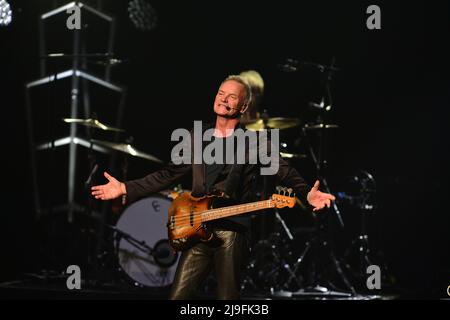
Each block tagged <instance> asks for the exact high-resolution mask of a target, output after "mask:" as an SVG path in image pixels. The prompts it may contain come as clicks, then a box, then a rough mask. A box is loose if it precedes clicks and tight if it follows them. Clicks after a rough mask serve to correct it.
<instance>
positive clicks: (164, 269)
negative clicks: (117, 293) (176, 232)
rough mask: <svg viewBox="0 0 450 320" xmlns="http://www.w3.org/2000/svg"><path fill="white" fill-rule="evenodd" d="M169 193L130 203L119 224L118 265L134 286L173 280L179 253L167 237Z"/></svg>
mask: <svg viewBox="0 0 450 320" xmlns="http://www.w3.org/2000/svg"><path fill="white" fill-rule="evenodd" d="M171 204H172V199H171V198H170V197H164V196H162V195H155V196H151V197H148V198H144V199H141V200H139V201H136V202H134V203H132V204H131V205H130V206H128V207H127V208H126V209H125V210H124V211H123V213H122V215H121V216H120V218H119V220H118V221H117V224H116V235H117V236H116V241H115V249H116V254H117V257H118V262H119V265H120V267H121V269H122V271H123V272H124V273H126V275H127V277H128V278H130V279H131V280H132V282H133V284H134V285H135V286H138V287H149V288H161V287H166V286H169V285H171V284H172V282H173V279H174V276H175V271H176V268H177V265H178V254H177V253H175V252H173V250H172V249H171V247H170V245H169V241H168V239H167V227H166V225H167V217H168V210H169V207H170V205H171Z"/></svg>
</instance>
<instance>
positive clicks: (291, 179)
mask: <svg viewBox="0 0 450 320" xmlns="http://www.w3.org/2000/svg"><path fill="white" fill-rule="evenodd" d="M211 127H212V125H208V126H206V127H204V128H203V129H204V130H206V129H208V128H211ZM192 141H193V140H192ZM246 153H248V149H247V148H246ZM192 154H193V152H192ZM233 166H235V165H227V164H225V165H224V167H223V169H222V171H221V173H220V174H219V176H218V178H217V179H216V183H215V184H214V185H213V188H214V189H217V190H222V191H225V189H226V187H227V177H228V175H229V173H230V170H233ZM205 167H206V165H205V164H204V163H202V164H181V165H175V164H173V163H172V162H170V163H169V164H168V165H167V166H166V167H164V168H163V169H161V170H158V171H156V172H154V173H151V174H149V175H147V176H146V177H144V178H141V179H137V180H132V181H127V182H125V186H126V190H127V203H131V202H134V201H136V200H138V199H140V198H143V197H146V196H150V195H151V194H154V193H157V192H160V191H162V190H164V189H167V188H169V187H171V186H173V185H175V184H176V183H177V181H178V180H179V179H181V178H182V177H184V176H185V175H187V174H192V194H193V195H195V196H201V195H204V194H205V192H206V190H205V189H206V187H205V186H206V183H205ZM234 168H235V167H234ZM260 168H261V166H260V165H259V164H245V165H242V167H241V168H239V170H238V173H239V174H238V181H237V183H235V184H234V185H233V186H234V188H233V189H234V190H233V196H234V202H237V203H245V202H251V201H255V200H260V199H256V198H255V190H258V189H261V188H259V187H260V185H261V182H262V181H263V179H261V176H260ZM235 169H236V168H235ZM267 178H268V179H267V180H266V181H267V186H269V187H268V190H267V196H270V195H271V194H272V193H273V192H272V191H275V190H271V189H274V186H275V185H281V186H284V187H290V188H292V189H294V192H295V193H296V196H297V197H299V199H300V200H301V201H302V202H304V203H307V202H306V196H307V194H308V192H309V190H310V187H309V186H308V184H307V183H306V182H305V180H304V179H303V178H302V177H301V176H300V174H299V173H298V172H297V170H295V169H294V168H292V167H290V166H289V164H288V163H287V162H286V161H285V160H283V159H282V158H281V157H280V159H279V170H278V172H277V174H276V175H274V176H267ZM232 219H234V218H232ZM236 221H238V222H242V221H243V220H241V221H239V218H237V220H236ZM244 224H246V223H244Z"/></svg>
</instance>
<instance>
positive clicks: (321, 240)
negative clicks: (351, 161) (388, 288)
mask: <svg viewBox="0 0 450 320" xmlns="http://www.w3.org/2000/svg"><path fill="white" fill-rule="evenodd" d="M334 70H335V68H334V57H333V59H332V62H331V66H330V67H322V68H321V69H320V71H321V72H324V71H327V74H326V78H325V92H324V96H323V97H322V99H321V104H320V105H319V106H320V108H321V112H322V113H323V112H327V111H329V110H331V108H332V105H331V104H332V97H331V90H330V82H331V78H332V72H333V71H334ZM326 100H328V103H329V104H328V106H326V107H325V101H326ZM317 121H318V122H319V123H320V122H322V117H321V114H319V116H318V117H317ZM325 128H326V127H325V126H323V127H322V128H320V129H319V130H318V149H317V150H318V151H317V153H316V152H314V149H313V147H312V144H311V142H310V141H309V137H308V134H307V132H306V128H305V127H302V129H301V136H302V137H303V139H304V141H305V142H306V143H307V145H308V151H309V153H310V156H311V159H312V160H313V163H314V165H315V169H316V173H317V179H318V180H319V181H320V184H321V189H322V190H324V191H325V192H327V193H331V191H330V188H329V186H328V183H327V180H326V178H325V176H324V172H323V171H324V164H325V163H326V161H325V160H324V158H323V151H324V150H323V149H324V137H323V136H324V130H325ZM331 208H332V211H333V212H334V213H335V214H336V217H337V219H338V222H339V224H340V226H341V227H344V221H343V219H342V216H341V213H340V211H339V208H338V206H337V205H336V203H335V202H334V201H333V202H332V203H331ZM313 218H314V224H315V230H316V231H315V235H314V236H313V237H312V239H311V240H310V241H309V242H308V243H307V245H306V248H305V249H304V251H303V253H302V254H301V255H300V257H299V258H298V259H297V262H296V263H295V265H294V272H295V273H296V272H297V271H298V269H299V267H300V266H301V265H302V263H303V261H304V258H305V256H306V254H307V253H308V252H309V251H313V257H314V258H313V262H312V266H311V272H310V278H311V279H310V286H309V287H308V288H306V290H301V291H300V292H298V293H293V295H295V294H308V292H314V293H318V294H320V293H323V294H326V295H330V294H332V291H331V290H329V289H328V288H327V287H324V286H322V283H320V281H322V279H321V278H324V277H323V274H319V273H318V270H317V266H316V265H317V264H318V263H319V259H320V258H322V257H323V254H325V255H326V257H327V259H328V260H329V261H330V262H331V263H332V265H333V266H334V268H335V269H336V271H337V274H338V275H339V276H340V278H341V280H342V282H343V283H344V284H345V286H346V287H347V288H348V289H349V290H350V292H351V294H353V295H355V294H356V291H355V288H354V287H353V285H352V284H351V283H350V282H349V280H348V279H347V277H346V275H345V274H344V272H343V270H342V268H341V266H340V263H339V261H338V260H337V259H336V256H335V255H334V252H333V248H332V246H331V243H330V240H331V237H330V233H331V232H330V231H331V229H330V225H331V223H330V220H331V219H330V218H331V217H330V215H327V216H325V218H327V219H328V223H325V221H324V219H325V218H324V214H315V213H314V212H313ZM325 233H327V234H328V236H326V235H325ZM327 238H328V241H327ZM323 262H324V261H322V262H321V263H320V264H321V265H323V264H324V263H323ZM289 280H291V279H289ZM327 282H328V284H331V283H330V281H327ZM335 293H338V292H335ZM344 294H345V293H344Z"/></svg>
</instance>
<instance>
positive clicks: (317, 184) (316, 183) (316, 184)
mask: <svg viewBox="0 0 450 320" xmlns="http://www.w3.org/2000/svg"><path fill="white" fill-rule="evenodd" d="M319 185H320V181H319V180H316V182H315V183H314V186H313V187H312V188H313V189H315V190H319Z"/></svg>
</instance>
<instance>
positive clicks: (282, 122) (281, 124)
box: [245, 117, 300, 131]
mask: <svg viewBox="0 0 450 320" xmlns="http://www.w3.org/2000/svg"><path fill="white" fill-rule="evenodd" d="M298 126H300V119H297V118H282V117H276V118H267V119H261V118H260V119H256V120H251V121H248V122H247V123H245V128H246V129H248V130H252V131H260V130H264V129H280V130H284V129H290V128H295V127H298Z"/></svg>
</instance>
